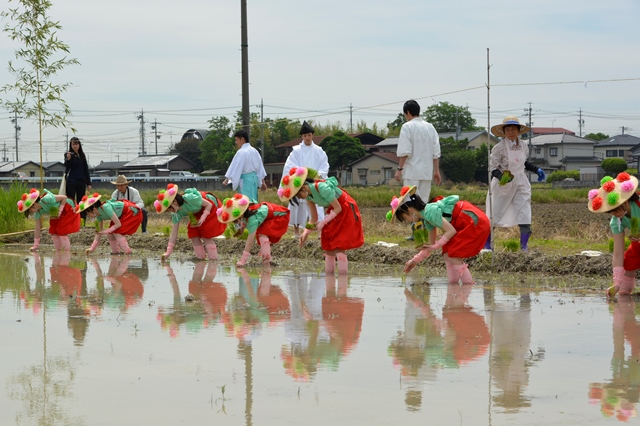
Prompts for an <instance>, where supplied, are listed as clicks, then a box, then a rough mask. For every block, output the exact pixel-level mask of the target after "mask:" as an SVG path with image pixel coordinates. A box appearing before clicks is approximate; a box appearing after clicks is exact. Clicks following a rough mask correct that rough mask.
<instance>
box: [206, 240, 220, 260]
mask: <svg viewBox="0 0 640 426" xmlns="http://www.w3.org/2000/svg"><path fill="white" fill-rule="evenodd" d="M204 246H205V248H206V249H207V255H208V256H209V260H218V247H216V243H214V242H213V241H211V240H210V241H206V240H205V245H204Z"/></svg>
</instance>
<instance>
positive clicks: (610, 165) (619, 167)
mask: <svg viewBox="0 0 640 426" xmlns="http://www.w3.org/2000/svg"><path fill="white" fill-rule="evenodd" d="M600 166H601V167H602V169H603V170H604V171H605V173H606V174H608V175H609V176H616V175H617V174H618V173H621V172H624V171H625V170H627V167H628V166H627V162H626V161H625V160H624V159H622V158H607V159H605V160H603V161H602V163H601V164H600Z"/></svg>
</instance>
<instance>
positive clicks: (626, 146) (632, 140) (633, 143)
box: [594, 134, 640, 167]
mask: <svg viewBox="0 0 640 426" xmlns="http://www.w3.org/2000/svg"><path fill="white" fill-rule="evenodd" d="M638 145H640V138H638V137H635V136H632V135H625V134H622V135H616V136H612V137H610V138H608V139H603V140H601V141H599V142H596V144H595V146H594V153H595V155H596V156H598V157H600V158H602V159H603V160H604V159H607V158H622V159H624V160H625V161H626V162H627V163H631V164H633V165H634V167H635V164H636V163H637V161H638V159H637V157H635V158H634V157H633V154H634V153H635V152H637V150H636V151H633V152H632V149H633V148H635V147H637V146H638Z"/></svg>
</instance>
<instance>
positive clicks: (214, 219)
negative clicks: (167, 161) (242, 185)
mask: <svg viewBox="0 0 640 426" xmlns="http://www.w3.org/2000/svg"><path fill="white" fill-rule="evenodd" d="M153 205H154V207H155V209H156V212H158V213H163V212H164V211H166V210H168V211H170V212H171V222H172V223H173V227H172V228H171V235H170V236H169V243H168V244H167V251H165V252H164V254H163V255H162V260H165V259H167V258H168V257H169V256H170V255H171V253H172V252H173V248H174V247H175V245H176V242H177V241H178V230H179V229H180V221H181V220H182V219H183V218H185V217H188V218H189V225H188V227H187V236H188V237H189V239H190V240H191V244H192V245H193V251H194V252H195V254H196V257H197V258H198V259H200V260H203V259H206V257H207V255H208V256H209V260H217V259H218V248H217V247H216V243H215V242H214V241H213V238H215V237H217V236H219V235H222V234H223V233H224V230H225V229H226V227H227V225H226V224H224V223H221V222H220V221H218V216H217V215H215V214H211V211H212V210H214V209H217V208H218V207H220V206H221V205H222V204H221V202H220V200H219V199H218V198H217V197H216V196H215V195H213V194H212V193H210V192H200V191H198V190H197V189H195V188H187V189H185V190H184V192H183V193H182V194H179V193H178V185H176V184H174V183H170V184H168V185H167V189H166V190H161V191H160V193H159V194H158V198H157V199H156V200H155V201H154V202H153ZM214 212H215V210H214ZM205 249H206V251H207V253H206V254H205Z"/></svg>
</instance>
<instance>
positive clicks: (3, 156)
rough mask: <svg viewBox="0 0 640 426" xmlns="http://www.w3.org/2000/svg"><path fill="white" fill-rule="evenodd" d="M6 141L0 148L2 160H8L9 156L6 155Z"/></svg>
mask: <svg viewBox="0 0 640 426" xmlns="http://www.w3.org/2000/svg"><path fill="white" fill-rule="evenodd" d="M7 151H8V149H7V142H5V143H4V147H3V148H2V161H9V157H7Z"/></svg>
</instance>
